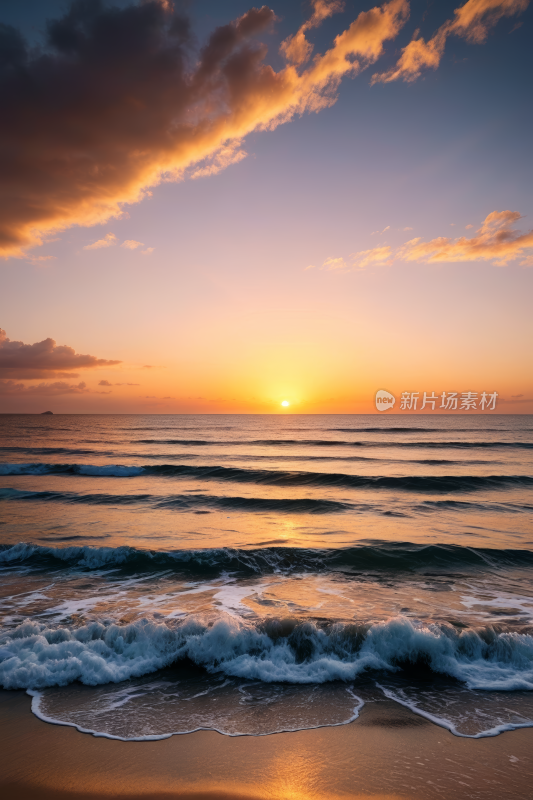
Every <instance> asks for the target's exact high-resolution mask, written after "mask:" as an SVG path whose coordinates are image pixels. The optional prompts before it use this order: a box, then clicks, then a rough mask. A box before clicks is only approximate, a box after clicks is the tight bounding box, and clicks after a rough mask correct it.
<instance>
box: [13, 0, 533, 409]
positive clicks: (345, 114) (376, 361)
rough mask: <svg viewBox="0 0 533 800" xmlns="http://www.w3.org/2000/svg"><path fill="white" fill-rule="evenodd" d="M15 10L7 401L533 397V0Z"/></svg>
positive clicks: (360, 403)
mask: <svg viewBox="0 0 533 800" xmlns="http://www.w3.org/2000/svg"><path fill="white" fill-rule="evenodd" d="M0 23H2V24H1V25H0V54H1V59H0V101H1V103H2V109H3V111H2V114H1V115H0V174H1V175H2V181H1V183H0V255H1V256H2V259H1V260H0V286H1V291H0V328H1V329H2V332H0V410H1V411H4V412H40V411H45V410H47V409H50V410H52V411H54V412H55V413H61V412H68V413H84V412H90V413H93V412H98V413H99V412H101V413H115V412H120V413H182V412H187V413H189V412H190V413H193V412H206V413H227V412H250V413H265V412H266V413H278V412H282V413H291V412H297V413H330V412H331V413H372V412H374V411H375V405H374V396H375V393H376V391H377V390H378V389H387V390H388V391H390V392H393V393H394V394H395V395H396V396H397V397H399V396H400V394H401V392H403V391H418V392H420V393H422V392H424V391H428V392H429V391H434V392H436V393H437V394H440V393H442V392H443V391H446V392H451V391H456V392H465V391H473V392H479V393H480V392H482V391H486V392H495V391H496V392H498V394H499V398H500V399H499V403H498V408H497V411H499V412H500V413H533V357H532V352H533V347H532V343H533V313H532V310H531V309H532V297H533V230H532V229H533V191H532V186H533V159H532V157H531V153H532V144H531V143H532V141H533V124H532V123H533V104H532V102H531V79H532V76H533V48H532V47H531V41H532V35H533V4H531V5H530V4H529V3H528V0H468V2H466V4H463V5H462V6H460V5H459V2H458V0H455V2H447V0H439V2H433V1H432V0H418V1H417V0H412V2H407V0H391V2H388V3H384V4H383V5H380V6H375V7H372V4H371V3H365V2H362V0H361V1H359V0H357V2H349V1H347V2H345V3H341V2H337V1H336V0H315V2H300V0H295V2H292V0H284V2H283V3H280V4H278V5H276V3H273V4H272V6H271V7H270V6H269V7H267V6H263V7H262V8H261V9H258V8H256V9H254V8H252V6H250V5H249V4H248V3H246V2H241V0H232V1H231V2H229V1H228V2H220V0H217V1H216V2H215V1H214V0H212V1H210V2H207V0H195V1H194V2H190V3H181V4H180V3H179V2H176V3H175V4H174V5H173V4H172V3H171V2H170V0H158V1H157V2H156V0H149V1H148V2H138V3H136V2H126V0H121V1H120V2H118V0H116V1H115V2H104V1H103V0H102V2H96V1H95V2H92V1H91V0H85V1H84V2H83V3H74V4H73V5H72V6H70V5H69V4H66V3H64V2H63V0H57V1H56V0H54V1H52V0H19V1H18V2H9V1H8V0H0ZM52 340H53V341H52ZM54 342H55V344H54ZM283 400H287V401H288V402H289V403H290V405H289V406H288V407H285V408H283V407H282V406H281V402H282V401H283ZM396 410H398V406H397V407H396V409H395V411H396Z"/></svg>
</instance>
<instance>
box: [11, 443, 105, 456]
mask: <svg viewBox="0 0 533 800" xmlns="http://www.w3.org/2000/svg"><path fill="white" fill-rule="evenodd" d="M0 453H35V454H36V455H43V456H48V455H50V456H51V455H58V456H59V455H76V456H106V455H113V454H114V451H113V450H90V449H86V448H80V447H21V446H20V445H17V446H15V445H13V446H12V447H8V446H6V447H0Z"/></svg>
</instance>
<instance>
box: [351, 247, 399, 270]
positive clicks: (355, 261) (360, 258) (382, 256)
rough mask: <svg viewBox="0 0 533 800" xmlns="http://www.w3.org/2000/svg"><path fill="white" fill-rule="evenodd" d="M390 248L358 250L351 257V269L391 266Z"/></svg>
mask: <svg viewBox="0 0 533 800" xmlns="http://www.w3.org/2000/svg"><path fill="white" fill-rule="evenodd" d="M391 252H392V251H391V248H390V247H374V248H372V249H371V250H360V251H359V252H358V253H354V254H353V256H352V265H353V267H352V268H353V269H366V267H373V266H383V265H387V264H392V260H391Z"/></svg>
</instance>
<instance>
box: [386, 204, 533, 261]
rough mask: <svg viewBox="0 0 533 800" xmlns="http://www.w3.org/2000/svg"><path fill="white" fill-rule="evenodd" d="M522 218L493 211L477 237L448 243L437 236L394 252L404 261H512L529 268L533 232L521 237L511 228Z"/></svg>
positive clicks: (416, 240)
mask: <svg viewBox="0 0 533 800" xmlns="http://www.w3.org/2000/svg"><path fill="white" fill-rule="evenodd" d="M519 219H521V215H520V214H519V212H518V211H493V212H492V213H491V214H489V215H488V216H487V217H486V218H485V220H484V221H483V224H482V226H481V228H479V230H478V231H477V236H474V237H472V238H471V239H468V238H467V237H466V236H461V237H459V238H458V239H449V238H447V237H445V236H440V237H438V238H437V239H431V240H430V241H429V242H424V241H423V240H422V239H420V238H418V239H411V241H409V242H406V243H405V245H403V247H402V248H400V249H399V250H398V251H397V256H398V257H400V258H402V259H404V260H405V261H426V262H435V261H449V262H453V261H493V262H494V263H495V264H496V265H497V266H502V267H503V266H505V265H507V264H509V263H510V262H511V261H517V260H519V259H521V261H520V262H519V263H520V264H521V266H530V265H531V263H532V261H531V260H532V258H533V253H532V252H531V251H533V231H529V232H528V233H524V234H521V233H520V232H519V231H517V230H516V229H515V228H514V227H513V226H514V224H515V223H516V222H518V220H519Z"/></svg>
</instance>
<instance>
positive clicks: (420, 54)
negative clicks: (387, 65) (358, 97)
mask: <svg viewBox="0 0 533 800" xmlns="http://www.w3.org/2000/svg"><path fill="white" fill-rule="evenodd" d="M528 4H529V0H468V2H466V3H465V4H464V6H461V7H460V8H458V9H456V10H455V15H454V18H453V19H451V20H447V21H446V22H445V23H444V25H441V27H440V28H439V29H438V31H437V32H436V34H435V35H434V36H433V37H432V38H431V39H430V40H429V41H427V42H426V41H425V40H424V39H423V38H422V37H419V36H418V33H419V31H416V33H415V35H414V38H413V39H412V40H411V41H410V42H409V44H408V45H407V47H404V48H403V50H402V55H401V56H400V59H399V60H398V63H397V64H396V66H394V67H392V69H390V70H388V71H387V72H381V73H376V74H375V75H373V76H372V83H373V84H374V83H389V82H390V81H396V80H399V79H400V78H401V79H402V80H404V81H407V82H411V81H414V80H416V79H417V78H418V77H419V76H420V75H421V73H422V70H423V69H437V67H438V66H439V64H440V61H441V58H442V56H443V53H444V48H445V45H446V39H447V38H448V36H450V35H451V34H455V35H456V36H460V37H461V38H463V39H466V40H467V41H468V42H472V43H476V44H481V43H482V42H484V41H485V39H486V38H487V34H488V32H489V29H490V28H492V27H493V26H494V25H495V24H496V23H497V22H498V20H500V19H501V18H502V17H510V16H512V15H514V14H519V13H521V12H522V11H525V9H526V8H527V6H528Z"/></svg>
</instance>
